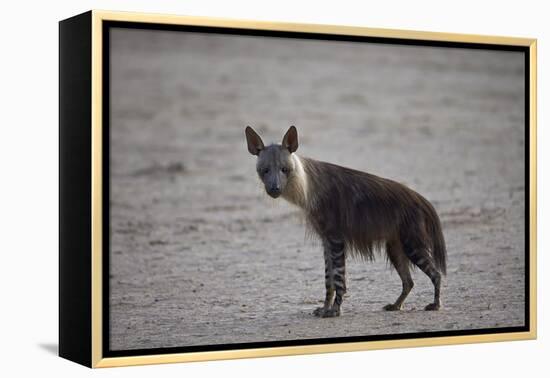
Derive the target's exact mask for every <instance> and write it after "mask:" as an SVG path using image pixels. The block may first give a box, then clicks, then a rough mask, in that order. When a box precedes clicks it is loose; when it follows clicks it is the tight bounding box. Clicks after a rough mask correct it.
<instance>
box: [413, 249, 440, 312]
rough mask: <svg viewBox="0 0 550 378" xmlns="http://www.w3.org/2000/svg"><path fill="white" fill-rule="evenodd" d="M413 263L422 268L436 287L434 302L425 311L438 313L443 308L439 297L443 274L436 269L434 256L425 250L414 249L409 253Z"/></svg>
mask: <svg viewBox="0 0 550 378" xmlns="http://www.w3.org/2000/svg"><path fill="white" fill-rule="evenodd" d="M407 255H408V256H409V258H410V259H411V261H412V262H413V263H414V264H415V265H416V266H418V267H419V268H420V270H422V271H423V272H424V273H425V274H426V275H427V276H428V277H429V278H430V280H431V281H432V283H433V285H434V301H433V303H430V304H429V305H427V306H426V307H425V308H424V310H426V311H437V310H439V309H440V308H441V299H440V297H439V294H440V289H441V273H439V271H438V270H437V269H436V268H435V266H434V263H433V259H432V256H431V255H430V254H429V253H428V252H427V251H426V250H425V249H414V250H412V251H410V252H409V251H407Z"/></svg>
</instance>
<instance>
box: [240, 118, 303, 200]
mask: <svg viewBox="0 0 550 378" xmlns="http://www.w3.org/2000/svg"><path fill="white" fill-rule="evenodd" d="M245 134H246V142H247V143H248V151H249V152H250V153H251V154H252V155H256V156H258V161H257V163H256V171H257V172H258V176H259V177H260V180H262V182H263V184H264V186H265V191H266V192H267V194H269V195H270V196H271V197H273V198H277V197H279V196H280V195H281V194H283V193H284V192H285V188H286V186H287V184H288V181H289V177H291V176H292V171H293V170H294V169H295V161H294V159H293V158H292V153H293V152H294V151H296V150H297V149H298V132H297V131H296V128H295V127H294V126H291V127H290V128H289V129H288V131H287V132H286V134H285V136H284V137H283V141H282V142H281V144H272V145H270V146H267V147H265V146H264V142H262V138H260V136H259V135H258V134H257V133H256V132H255V131H254V130H253V129H252V127H250V126H247V127H246V130H245Z"/></svg>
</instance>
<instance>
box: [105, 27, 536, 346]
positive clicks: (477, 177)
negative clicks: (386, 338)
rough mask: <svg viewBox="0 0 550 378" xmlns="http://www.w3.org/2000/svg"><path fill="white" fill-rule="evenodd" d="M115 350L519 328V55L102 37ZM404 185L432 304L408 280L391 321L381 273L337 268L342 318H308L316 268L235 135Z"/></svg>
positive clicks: (289, 213) (150, 35) (157, 35)
mask: <svg viewBox="0 0 550 378" xmlns="http://www.w3.org/2000/svg"><path fill="white" fill-rule="evenodd" d="M111 46H112V62H111V70H112V76H111V77H112V82H111V83H112V88H111V99H112V103H111V106H112V108H111V151H112V152H111V255H110V261H111V267H110V285H111V292H110V317H111V331H110V332H111V348H112V349H114V350H119V349H136V348H155V347H172V346H186V345H208V344H219V343H237V342H238V343H240V342H256V341H267V340H292V339H304V338H322V337H338V336H350V335H375V334H395V333H403V332H418V331H435V330H457V329H476V328H486V327H505V326H519V325H523V323H524V301H525V298H524V285H525V282H524V268H525V266H524V238H525V229H524V206H525V188H524V175H525V171H524V163H523V161H524V160H523V156H524V152H525V139H524V134H523V130H524V128H523V127H524V126H523V125H524V98H523V93H524V86H523V85H524V84H523V74H524V61H523V56H522V55H521V54H520V53H511V52H498V51H482V50H466V49H448V48H445V49H443V48H428V47H405V46H391V45H374V44H370V45H365V44H361V45H357V44H352V43H326V42H317V41H302V40H284V39H271V40H267V39H264V38H252V37H230V36H212V35H201V34H194V35H185V34H178V33H171V32H151V31H139V30H122V29H120V30H116V31H114V32H113V35H112V39H111ZM291 124H294V125H296V126H297V128H298V131H299V134H300V143H301V144H300V148H299V149H298V153H299V154H302V155H304V156H310V157H313V158H316V159H319V160H326V161H331V162H334V163H337V164H340V165H345V166H349V167H353V168H356V169H361V170H364V171H368V172H371V173H374V174H378V175H381V176H385V177H389V178H392V179H395V180H397V181H400V182H403V183H405V184H407V185H409V186H410V187H412V188H413V189H415V190H417V191H419V192H420V193H422V194H423V195H424V196H425V197H426V198H428V199H429V200H430V201H432V202H433V204H434V206H435V207H436V209H437V210H438V212H439V214H440V216H441V219H442V222H443V227H444V234H445V237H446V241H447V247H448V274H447V278H446V280H445V283H444V286H443V301H444V309H443V310H441V311H439V312H430V313H427V312H424V311H422V308H423V307H424V306H425V305H426V304H427V303H429V302H431V300H432V293H433V291H432V286H431V283H430V282H429V280H428V278H427V277H426V276H424V275H423V274H422V273H421V272H419V271H417V272H415V273H414V276H413V278H414V279H415V283H416V286H415V288H414V290H413V291H412V292H411V294H410V296H409V298H408V300H407V301H406V302H405V307H404V311H402V312H392V313H388V312H384V311H382V306H383V305H385V304H387V303H389V302H393V301H394V300H395V298H396V297H397V296H398V294H399V292H400V290H401V284H400V280H399V278H398V276H397V274H396V273H395V272H394V271H392V270H390V269H389V268H388V267H387V266H386V263H385V260H384V258H382V257H381V258H378V259H377V261H376V262H375V263H365V262H362V261H353V260H351V261H349V265H348V266H349V268H348V272H349V273H348V294H347V296H346V298H345V301H344V307H343V311H344V312H343V315H342V316H341V317H339V318H333V319H318V318H315V317H313V316H312V315H311V311H312V310H313V309H314V308H315V307H317V306H318V305H319V303H320V300H321V299H323V297H324V283H323V279H324V274H323V269H324V268H323V257H322V252H321V249H320V247H319V246H318V245H316V244H315V243H314V242H312V241H310V240H307V239H305V237H304V227H303V224H302V223H301V220H300V217H299V212H298V211H297V209H296V208H293V207H291V206H290V205H288V204H286V203H284V202H283V200H271V199H269V198H268V197H267V196H266V195H264V194H263V193H262V190H261V187H260V186H259V182H258V179H257V177H256V175H255V158H254V157H252V156H251V155H249V154H248V152H247V149H246V144H245V139H244V127H245V126H246V125H252V126H253V127H255V128H256V130H258V131H259V132H260V133H261V134H262V135H263V136H264V140H270V141H273V142H279V141H280V138H281V137H282V135H283V133H284V131H286V129H287V128H288V126H289V125H291Z"/></svg>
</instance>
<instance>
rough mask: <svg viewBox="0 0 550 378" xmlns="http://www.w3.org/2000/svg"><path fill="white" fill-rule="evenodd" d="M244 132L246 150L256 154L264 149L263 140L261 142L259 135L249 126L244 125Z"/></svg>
mask: <svg viewBox="0 0 550 378" xmlns="http://www.w3.org/2000/svg"><path fill="white" fill-rule="evenodd" d="M244 133H245V134H246V143H247V144H248V152H250V153H251V154H252V155H258V154H259V153H260V151H261V150H263V149H264V142H262V138H260V136H259V135H258V134H257V133H256V132H255V131H254V129H253V128H252V127H250V126H246V130H245V131H244Z"/></svg>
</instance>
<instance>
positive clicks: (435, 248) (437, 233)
mask: <svg viewBox="0 0 550 378" xmlns="http://www.w3.org/2000/svg"><path fill="white" fill-rule="evenodd" d="M425 210H426V212H427V214H426V231H427V232H428V235H429V236H430V238H431V240H432V256H433V259H434V263H435V267H436V268H437V269H438V270H439V271H440V272H441V273H443V274H447V247H446V246H445V238H444V237H443V231H442V230H441V222H440V220H439V216H438V215H437V212H436V211H435V209H434V207H433V206H432V204H431V203H429V202H428V201H427V200H426V206H425Z"/></svg>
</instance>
